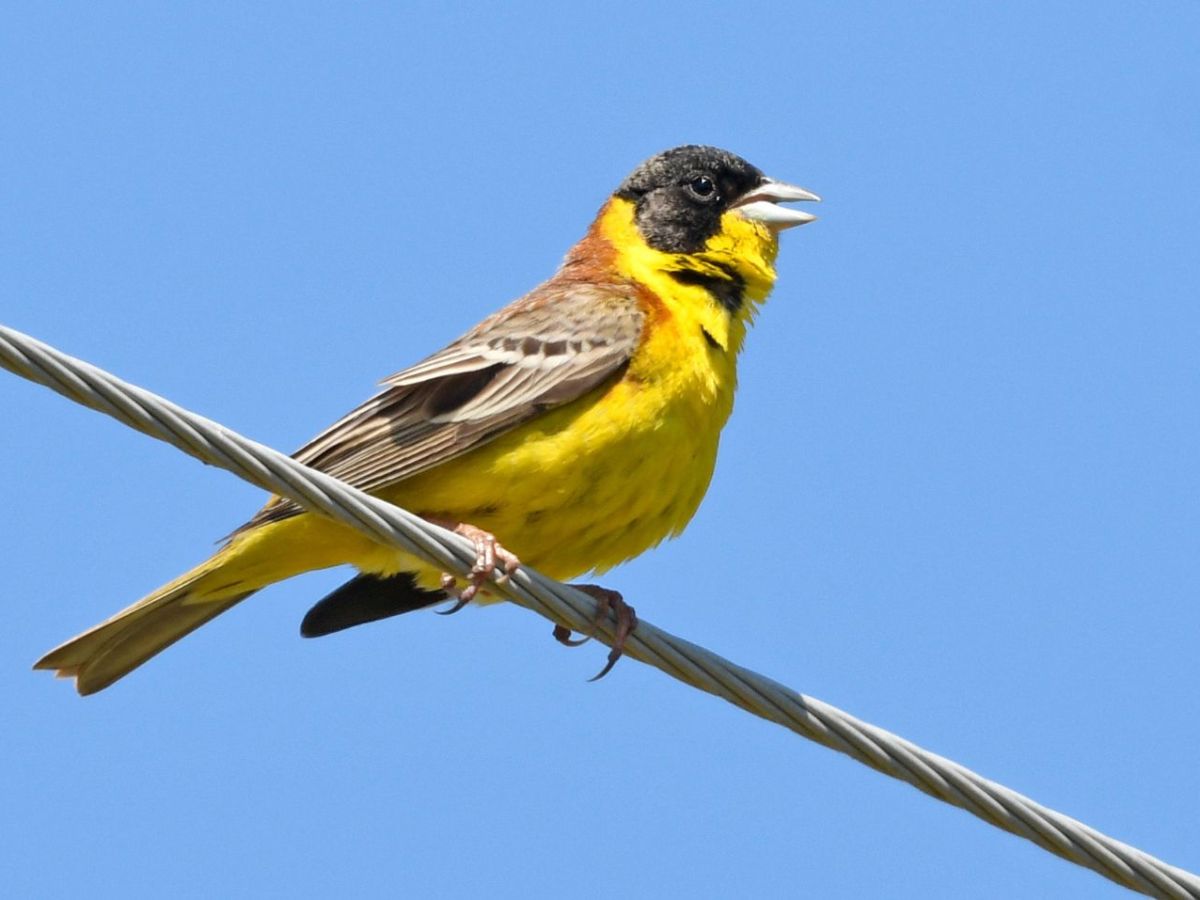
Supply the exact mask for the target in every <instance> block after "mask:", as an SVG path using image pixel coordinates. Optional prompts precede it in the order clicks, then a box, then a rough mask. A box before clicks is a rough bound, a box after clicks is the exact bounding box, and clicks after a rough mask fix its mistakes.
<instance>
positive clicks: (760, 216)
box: [733, 178, 821, 231]
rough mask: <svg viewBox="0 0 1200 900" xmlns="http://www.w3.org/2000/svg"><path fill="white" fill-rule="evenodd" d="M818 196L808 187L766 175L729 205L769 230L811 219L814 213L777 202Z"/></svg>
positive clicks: (816, 199) (816, 200)
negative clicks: (750, 189)
mask: <svg viewBox="0 0 1200 900" xmlns="http://www.w3.org/2000/svg"><path fill="white" fill-rule="evenodd" d="M820 199H821V198H820V197H818V196H817V195H816V194H814V193H813V192H812V191H806V190H805V189H804V188H801V187H796V186H795V185H794V184H784V183H783V182H782V181H772V180H771V179H769V178H768V179H767V180H766V181H764V182H763V183H762V184H760V185H759V186H758V187H756V188H754V190H752V191H750V192H749V193H748V194H746V195H745V196H743V197H742V198H741V199H739V200H738V201H737V203H735V204H733V208H734V209H736V210H737V211H738V212H739V213H741V214H742V215H743V216H745V217H746V218H747V219H753V220H754V221H755V222H762V223H763V224H764V225H766V226H767V227H768V228H770V229H771V230H772V231H783V229H785V228H791V227H792V226H794V225H804V224H805V223H807V222H811V221H812V220H813V219H815V218H816V216H814V215H812V214H811V213H806V212H801V211H800V210H798V209H789V208H788V207H786V206H778V205H776V204H779V203H787V202H789V201H793V200H811V201H813V202H814V203H815V202H818V201H819V200H820Z"/></svg>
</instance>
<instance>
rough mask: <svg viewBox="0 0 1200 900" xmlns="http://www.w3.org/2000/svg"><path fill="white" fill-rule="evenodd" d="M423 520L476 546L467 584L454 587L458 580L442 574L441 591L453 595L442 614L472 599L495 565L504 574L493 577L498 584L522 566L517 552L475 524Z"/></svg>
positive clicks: (462, 605)
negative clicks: (511, 551)
mask: <svg viewBox="0 0 1200 900" xmlns="http://www.w3.org/2000/svg"><path fill="white" fill-rule="evenodd" d="M426 521H428V522H432V523H433V524H434V525H440V526H441V527H442V528H446V529H449V530H450V531H453V532H454V533H455V534H458V535H462V536H463V537H465V538H466V539H467V540H469V541H470V542H471V543H472V544H473V545H474V547H475V565H473V566H471V571H470V572H469V573H468V574H467V586H466V587H464V588H462V589H461V590H456V589H455V585H456V583H457V580H458V579H456V578H455V577H454V576H453V575H451V574H450V573H449V572H443V573H442V590H444V591H445V592H446V593H448V594H451V595H453V596H454V597H455V598H456V602H455V604H454V606H452V607H451V608H450V609H447V610H445V611H442V612H441V615H443V616H448V615H450V614H452V613H456V612H458V611H459V610H460V609H462V608H463V607H464V606H466V605H467V604H468V603H470V602H471V601H472V600H474V599H475V595H476V594H478V593H479V589H480V588H481V587H483V585H484V584H486V583H487V581H488V579H489V578H491V577H492V573H494V572H495V571H496V565H497V564H499V565H500V566H501V568H503V569H504V574H503V575H501V576H500V577H499V578H497V579H496V583H497V584H503V583H504V582H505V581H507V580H508V577H509V576H510V575H512V574H513V573H514V572H515V571H517V569H519V568H520V567H521V560H519V559H517V556H516V554H514V553H510V552H509V551H508V550H505V549H504V546H503V545H502V544H501V543H500V542H499V541H498V540H496V536H495V535H494V534H492V533H491V532H490V531H484V530H483V529H482V528H476V527H475V526H474V525H468V524H467V523H466V522H454V521H452V520H449V519H437V518H433V517H431V516H426Z"/></svg>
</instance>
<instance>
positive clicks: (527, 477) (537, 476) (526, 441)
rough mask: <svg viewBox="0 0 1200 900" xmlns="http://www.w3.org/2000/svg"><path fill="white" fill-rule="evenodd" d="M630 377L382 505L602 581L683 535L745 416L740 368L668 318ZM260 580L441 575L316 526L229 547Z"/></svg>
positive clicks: (283, 524)
mask: <svg viewBox="0 0 1200 900" xmlns="http://www.w3.org/2000/svg"><path fill="white" fill-rule="evenodd" d="M653 332H654V333H653V335H651V336H648V337H647V338H646V339H645V340H643V342H642V346H641V347H640V348H639V351H638V352H637V353H636V354H635V356H634V358H633V359H632V360H631V362H630V365H629V368H628V369H627V371H626V372H625V374H624V376H623V377H621V378H620V380H618V381H617V382H615V383H613V384H610V385H606V386H604V387H602V388H599V389H597V390H596V391H593V392H592V393H590V394H588V395H586V396H584V397H581V398H579V399H578V400H576V401H574V402H572V403H570V404H567V405H566V406H563V407H561V408H559V409H556V410H552V411H550V412H548V413H545V414H543V415H541V416H539V417H538V418H536V419H534V420H532V421H531V422H528V423H526V424H524V425H522V426H520V427H518V428H517V429H515V430H513V431H511V432H509V433H507V434H504V435H501V436H500V437H499V438H497V439H496V440H494V441H493V442H491V443H489V444H486V445H485V446H483V447H480V448H479V449H477V450H475V451H472V452H471V453H468V454H466V455H464V456H462V457H459V458H458V459H455V460H451V461H450V462H447V463H444V464H442V465H440V466H438V467H436V468H434V469H431V470H429V471H427V472H424V473H421V474H419V475H416V476H414V477H412V478H409V479H407V480H406V481H404V482H402V483H400V484H398V485H396V486H394V487H392V488H389V489H387V490H386V491H383V492H382V493H381V494H380V496H381V497H382V498H383V499H385V500H387V501H389V502H391V503H395V504H396V505H398V506H402V507H404V508H405V509H408V510H410V511H412V512H414V513H417V514H419V515H425V516H435V517H438V518H443V519H451V520H455V521H460V522H467V523H470V524H471V525H475V526H477V527H479V528H483V529H485V530H487V531H490V532H492V533H493V534H495V535H496V537H497V539H498V540H499V541H500V542H501V543H502V544H503V545H504V546H505V547H507V548H508V549H510V550H511V551H512V552H514V553H516V554H517V556H518V557H520V559H521V560H522V562H523V563H526V564H528V565H530V566H532V567H533V568H536V569H538V570H540V571H542V572H544V573H545V574H547V575H549V576H550V577H552V578H557V579H560V580H567V579H573V578H577V577H578V576H580V575H583V574H584V573H586V572H590V571H596V572H601V571H604V570H606V569H609V568H611V567H612V566H615V565H616V564H618V563H620V562H623V561H624V560H627V559H629V558H631V557H634V556H636V555H638V554H639V553H641V552H643V551H644V550H646V549H648V548H650V547H653V546H654V545H656V544H658V543H659V542H660V541H662V540H663V539H664V538H666V537H668V536H671V535H675V534H678V533H679V532H680V531H681V530H682V529H683V527H684V526H685V525H686V524H687V523H688V521H690V520H691V518H692V516H693V514H694V513H695V512H696V509H697V508H698V507H699V505H700V501H701V500H702V499H703V496H704V492H705V490H706V489H707V487H708V484H709V480H710V479H711V477H712V472H713V467H714V464H715V462H716V455H717V443H718V439H719V436H720V431H721V427H722V426H723V425H724V423H725V421H726V419H727V418H728V417H729V413H730V411H731V409H732V404H733V389H734V370H733V361H732V359H730V358H728V356H727V355H726V354H725V353H724V352H722V351H720V350H719V349H716V348H713V347H711V346H709V345H708V343H707V342H705V340H704V339H703V335H702V334H701V333H700V331H699V329H698V328H693V327H692V323H690V322H677V321H676V320H674V319H671V318H668V319H667V320H666V321H664V322H661V323H660V324H659V327H657V328H655V329H654V330H653ZM229 549H230V550H231V551H233V555H236V556H238V557H240V559H239V560H238V562H239V563H240V565H238V566H237V568H238V570H239V571H240V572H241V573H242V574H244V575H245V576H247V578H248V580H251V581H254V582H261V583H269V582H273V581H277V580H279V579H281V578H285V577H289V576H290V575H293V574H298V573H299V572H302V571H309V570H312V569H318V568H326V567H329V566H334V565H339V564H342V563H351V564H353V565H355V566H357V567H358V568H360V569H362V570H363V571H368V572H377V573H394V572H398V571H415V572H417V573H418V576H419V580H420V581H421V583H422V584H423V585H424V586H425V587H431V588H432V587H436V586H437V585H438V583H439V576H440V573H438V572H436V571H435V570H433V569H431V568H430V567H428V566H425V565H423V564H421V563H419V562H418V561H417V560H414V559H413V558H411V557H409V556H407V555H405V554H401V553H397V552H396V551H395V550H393V549H391V548H386V547H382V546H380V545H378V544H374V543H372V542H370V541H368V540H367V539H365V538H363V537H362V536H360V535H359V534H358V533H357V532H355V531H353V530H352V529H349V528H347V527H345V526H341V525H338V524H336V523H334V522H331V521H329V520H327V519H324V518H322V517H318V516H314V515H311V514H303V515H299V516H294V517H292V518H290V519H285V520H282V521H280V522H276V523H272V524H269V525H265V526H262V527H260V528H257V529H253V530H252V531H250V532H247V533H245V534H243V535H240V536H239V537H238V538H236V539H235V541H234V543H233V545H232V546H231V547H230V548H229Z"/></svg>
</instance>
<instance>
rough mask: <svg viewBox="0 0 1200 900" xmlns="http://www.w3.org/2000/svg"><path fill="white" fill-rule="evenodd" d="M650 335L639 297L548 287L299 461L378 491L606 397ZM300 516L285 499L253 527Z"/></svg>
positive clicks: (426, 366)
mask: <svg viewBox="0 0 1200 900" xmlns="http://www.w3.org/2000/svg"><path fill="white" fill-rule="evenodd" d="M641 330H642V313H641V311H640V309H639V307H638V304H637V301H636V299H635V298H634V296H633V294H632V291H630V290H629V289H628V288H627V287H624V286H618V285H593V284H571V283H559V282H555V281H550V282H547V283H546V284H545V285H543V286H542V287H540V288H538V289H537V290H536V291H534V292H533V293H531V294H529V295H528V296H527V297H525V298H524V299H523V300H521V301H519V302H517V303H515V304H512V305H511V306H509V307H506V308H505V309H503V310H501V311H500V312H499V313H496V314H495V315H494V316H492V317H490V318H489V319H486V320H484V321H483V322H481V323H480V324H479V325H478V326H476V327H475V328H474V329H472V330H471V331H469V332H468V333H467V334H465V335H464V336H463V337H461V338H459V339H458V340H457V341H455V342H454V343H453V344H451V345H450V346H448V347H446V348H445V349H444V350H442V351H440V352H438V353H435V354H434V355H433V356H431V357H429V358H428V359H425V360H423V361H421V362H419V363H417V364H416V365H414V366H412V367H410V368H408V369H405V370H404V371H402V372H398V373H396V374H395V375H392V376H391V377H389V378H388V379H386V381H385V382H384V383H385V384H386V385H387V387H386V388H385V389H384V390H383V391H381V392H380V393H378V394H376V395H375V396H374V397H372V398H371V399H370V400H368V401H367V402H366V403H364V404H363V405H362V406H360V407H358V408H357V409H355V410H354V411H352V412H351V413H349V414H348V415H346V416H345V417H343V418H342V419H340V420H339V421H337V422H335V423H334V424H333V425H332V426H330V427H329V428H328V429H326V430H325V431H323V432H322V433H321V434H319V435H317V436H316V437H315V438H313V440H311V441H310V442H309V443H308V444H306V445H305V446H304V447H302V448H300V450H298V451H297V452H296V453H295V454H294V457H295V459H297V460H298V461H300V462H302V463H305V464H307V465H310V466H313V467H315V468H317V469H320V470H322V471H324V472H327V473H328V474H330V475H333V476H334V477H336V478H340V479H342V480H343V481H346V482H348V483H350V484H352V485H354V486H355V487H358V488H360V489H362V490H364V491H368V492H378V491H380V490H383V489H385V488H387V487H388V486H389V485H393V484H396V483H397V482H400V481H403V480H404V479H406V478H410V477H412V476H413V475H416V474H417V473H419V472H423V471H426V470H427V469H430V468H432V467H433V466H436V465H439V464H440V463H443V462H446V461H448V460H451V459H454V458H456V457H458V456H461V455H462V454H464V453H467V452H468V451H470V450H473V449H475V448H477V447H480V446H482V445H483V444H485V443H487V442H488V441H490V440H493V439H494V438H496V437H497V436H499V435H501V434H503V433H504V432H506V431H508V430H510V429H512V428H515V427H516V426H517V425H519V424H521V423H522V422H525V421H527V420H529V419H530V418H532V417H534V416H536V415H538V414H539V413H541V412H543V411H545V410H547V409H552V408H554V407H556V406H562V405H564V404H566V403H569V402H571V401H572V400H575V399H577V398H579V397H581V396H583V395H584V394H586V393H587V392H588V391H590V390H592V389H593V388H595V387H598V386H599V385H600V384H602V383H603V382H604V381H606V380H607V379H609V378H612V377H614V376H615V375H617V374H618V373H619V372H621V371H622V370H623V369H624V367H625V365H626V364H627V363H628V362H629V359H630V357H631V356H632V355H633V352H634V349H635V348H636V346H637V343H638V339H639V337H640V335H641ZM299 511H300V510H299V508H298V507H297V506H295V504H293V503H291V501H286V500H279V499H275V500H273V501H272V502H271V503H269V504H268V505H267V506H265V507H264V508H263V509H262V510H260V511H259V513H258V514H257V515H256V516H255V517H254V518H253V519H252V520H251V521H250V522H248V523H247V525H246V526H243V527H244V528H246V527H251V526H253V525H258V524H261V523H262V522H266V521H273V520H276V519H281V518H285V517H287V516H290V515H294V514H295V513H297V512H299Z"/></svg>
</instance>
